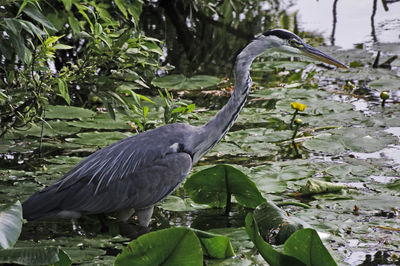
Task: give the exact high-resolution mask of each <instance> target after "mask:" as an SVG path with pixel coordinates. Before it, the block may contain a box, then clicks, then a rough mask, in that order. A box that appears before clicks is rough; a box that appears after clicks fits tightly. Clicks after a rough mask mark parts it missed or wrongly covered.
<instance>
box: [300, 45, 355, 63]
mask: <svg viewBox="0 0 400 266" xmlns="http://www.w3.org/2000/svg"><path fill="white" fill-rule="evenodd" d="M300 51H301V52H302V53H303V54H304V55H306V56H308V57H311V58H314V59H317V60H319V61H322V62H324V63H327V64H330V65H334V66H337V67H341V68H348V67H347V66H346V65H344V64H342V63H340V62H339V61H338V60H336V59H335V58H333V57H330V56H329V55H327V54H325V53H324V52H321V51H320V50H318V49H316V48H314V47H312V46H311V45H308V44H304V46H303V47H302V48H300Z"/></svg>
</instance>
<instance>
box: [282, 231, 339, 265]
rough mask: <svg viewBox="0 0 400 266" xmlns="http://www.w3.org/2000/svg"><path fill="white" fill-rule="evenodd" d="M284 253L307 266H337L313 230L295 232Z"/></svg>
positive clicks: (286, 244)
mask: <svg viewBox="0 0 400 266" xmlns="http://www.w3.org/2000/svg"><path fill="white" fill-rule="evenodd" d="M283 250H284V253H285V254H287V255H290V256H293V257H296V258H298V259H299V260H301V261H302V262H303V263H305V264H306V265H315V266H334V265H337V264H336V262H335V261H334V260H333V258H332V256H331V254H329V251H328V250H327V249H326V247H325V246H324V244H323V243H322V241H321V239H320V238H319V236H318V233H317V232H316V231H315V230H314V229H311V228H306V229H302V230H299V231H297V232H295V233H294V234H293V235H292V236H291V237H290V238H289V239H288V240H287V241H286V242H285V245H284V247H283Z"/></svg>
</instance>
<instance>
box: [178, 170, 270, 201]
mask: <svg viewBox="0 0 400 266" xmlns="http://www.w3.org/2000/svg"><path fill="white" fill-rule="evenodd" d="M184 187H185V190H186V191H187V192H188V193H189V196H190V198H191V199H192V200H193V201H194V202H196V203H201V204H208V205H210V206H213V207H224V206H225V205H226V202H227V193H228V191H229V192H230V194H232V195H233V196H235V198H236V200H237V202H238V203H239V204H240V205H243V206H245V207H249V208H255V207H257V206H258V205H259V204H261V203H263V202H264V201H265V199H264V198H263V196H262V195H261V193H260V191H258V189H257V187H256V185H255V184H254V182H253V181H251V180H250V179H249V178H248V177H247V176H246V175H245V174H244V173H243V172H241V171H240V170H238V169H236V168H234V167H232V166H230V165H225V164H220V165H216V166H214V167H210V168H207V169H204V170H202V171H199V172H197V173H195V174H193V175H192V176H190V177H189V178H188V179H187V181H186V183H185V185H184Z"/></svg>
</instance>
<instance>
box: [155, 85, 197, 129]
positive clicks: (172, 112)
mask: <svg viewBox="0 0 400 266" xmlns="http://www.w3.org/2000/svg"><path fill="white" fill-rule="evenodd" d="M158 92H159V94H160V97H161V99H162V100H163V102H164V123H165V124H172V123H175V122H182V120H183V118H184V117H185V116H187V115H188V114H190V113H191V112H193V111H194V109H195V107H196V106H195V104H193V103H192V104H187V103H185V102H183V101H176V100H175V99H174V97H173V96H172V94H171V93H170V92H168V90H167V89H164V93H163V92H162V91H161V90H159V91H158Z"/></svg>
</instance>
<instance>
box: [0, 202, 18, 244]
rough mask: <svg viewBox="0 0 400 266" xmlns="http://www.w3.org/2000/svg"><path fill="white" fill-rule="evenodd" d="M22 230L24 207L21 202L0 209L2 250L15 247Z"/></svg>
mask: <svg viewBox="0 0 400 266" xmlns="http://www.w3.org/2000/svg"><path fill="white" fill-rule="evenodd" d="M21 229H22V206H21V203H20V202H19V201H16V202H15V203H14V204H9V205H6V206H2V207H1V208H0V249H2V248H3V249H7V248H11V247H12V246H14V244H15V242H17V239H18V237H19V235H20V233H21Z"/></svg>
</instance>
